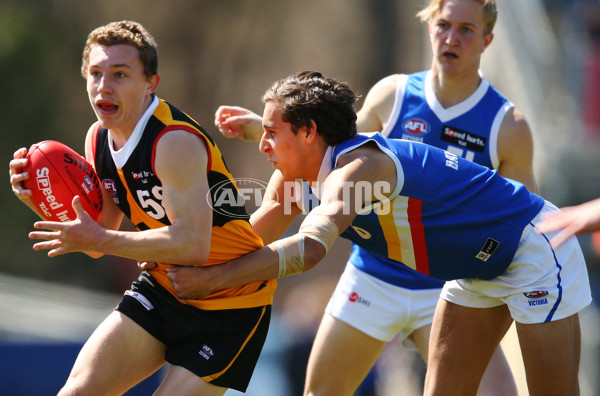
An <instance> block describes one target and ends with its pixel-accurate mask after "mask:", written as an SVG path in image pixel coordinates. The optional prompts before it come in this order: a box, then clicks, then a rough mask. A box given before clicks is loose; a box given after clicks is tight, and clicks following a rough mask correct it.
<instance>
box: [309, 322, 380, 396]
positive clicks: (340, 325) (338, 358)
mask: <svg viewBox="0 0 600 396" xmlns="http://www.w3.org/2000/svg"><path fill="white" fill-rule="evenodd" d="M384 346H385V342H384V341H380V340H377V339H375V338H372V337H370V336H368V335H366V334H365V333H363V332H362V331H359V330H357V329H355V328H354V327H352V326H350V325H348V324H346V323H344V322H343V321H341V320H339V319H336V318H334V317H333V316H331V315H329V314H325V315H324V316H323V320H322V322H321V325H320V326H319V330H318V331H317V335H316V338H315V342H314V344H313V348H312V350H311V353H310V358H309V360H308V369H307V375H306V386H305V389H304V394H305V395H311V396H314V395H319V396H323V395H332V396H343V395H348V396H351V395H353V394H354V392H355V391H356V389H357V388H358V387H359V386H360V384H361V383H362V381H363V380H364V378H365V377H366V376H367V374H368V373H369V370H370V369H371V367H373V364H374V363H375V361H376V360H377V357H378V356H379V354H380V353H381V351H382V349H383V347H384Z"/></svg>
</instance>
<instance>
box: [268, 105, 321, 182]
mask: <svg viewBox="0 0 600 396" xmlns="http://www.w3.org/2000/svg"><path fill="white" fill-rule="evenodd" d="M263 129H264V132H263V135H262V138H261V139H260V143H259V144H260V146H259V148H260V151H261V152H262V153H264V154H267V155H268V156H269V162H270V163H271V165H272V166H273V167H274V168H275V169H278V170H279V171H281V173H282V175H283V177H284V178H285V179H287V180H294V179H297V178H300V179H306V178H307V177H306V174H305V173H306V169H307V168H308V167H307V166H305V165H308V162H310V161H311V160H312V158H310V156H308V157H307V156H306V146H305V145H304V143H303V137H304V135H305V134H304V129H305V128H301V129H300V130H299V131H298V133H294V132H293V131H292V126H291V124H290V123H289V122H285V121H283V119H282V118H281V110H279V108H278V106H277V105H276V104H275V103H274V102H267V103H266V105H265V110H264V113H263Z"/></svg>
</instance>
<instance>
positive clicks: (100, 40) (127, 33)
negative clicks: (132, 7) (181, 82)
mask: <svg viewBox="0 0 600 396" xmlns="http://www.w3.org/2000/svg"><path fill="white" fill-rule="evenodd" d="M117 44H127V45H131V46H133V47H135V48H136V49H137V50H138V54H139V57H140V61H142V64H143V65H144V74H145V75H146V77H152V76H153V75H155V74H158V52H157V50H156V42H155V41H154V37H152V35H151V34H150V33H149V32H148V31H147V30H146V28H144V27H143V26H142V25H141V24H139V23H137V22H133V21H119V22H111V23H109V24H108V25H105V26H100V27H98V28H96V29H94V30H93V31H92V32H91V33H90V34H89V35H88V38H87V41H86V43H85V48H84V49H83V59H82V63H81V75H82V76H83V78H87V72H88V70H87V69H88V66H89V62H90V52H91V51H92V47H93V46H95V45H102V46H105V47H109V46H111V45H117Z"/></svg>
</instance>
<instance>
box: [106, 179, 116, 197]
mask: <svg viewBox="0 0 600 396" xmlns="http://www.w3.org/2000/svg"><path fill="white" fill-rule="evenodd" d="M102 185H103V186H104V188H105V189H106V191H108V192H109V193H110V195H111V196H113V197H114V196H116V195H117V184H116V183H115V182H114V180H111V179H104V180H102Z"/></svg>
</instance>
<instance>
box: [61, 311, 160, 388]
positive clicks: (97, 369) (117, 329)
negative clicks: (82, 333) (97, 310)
mask: <svg viewBox="0 0 600 396" xmlns="http://www.w3.org/2000/svg"><path fill="white" fill-rule="evenodd" d="M164 355H165V347H164V345H163V344H162V343H161V342H160V341H158V340H157V339H156V338H154V337H152V336H151V335H150V334H149V333H148V332H146V331H145V330H144V329H142V328H141V327H140V326H139V325H138V324H136V323H135V322H134V321H132V320H131V319H129V318H128V317H127V316H125V315H123V314H122V313H120V312H118V311H113V312H112V313H111V314H110V315H109V316H108V317H107V318H106V319H105V320H104V322H102V323H101V324H100V326H98V328H97V329H96V330H95V331H94V333H93V334H92V335H91V336H90V338H89V339H88V340H87V342H86V343H85V345H84V346H83V348H81V351H80V352H79V356H77V360H76V361H75V364H74V366H73V369H72V370H71V374H70V375H69V378H68V379H67V383H66V384H65V386H64V387H63V388H62V389H61V391H60V392H59V395H60V396H66V395H86V396H93V395H107V394H123V393H124V392H125V391H127V390H128V389H129V388H131V387H133V386H134V385H136V384H137V383H138V382H141V381H142V380H143V379H145V378H146V377H148V376H150V375H151V374H152V373H154V372H155V371H156V370H158V369H159V368H160V367H161V366H162V365H163V364H164V363H165V360H164Z"/></svg>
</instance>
